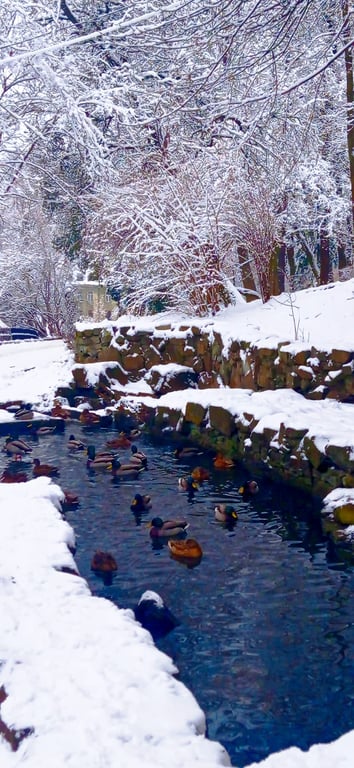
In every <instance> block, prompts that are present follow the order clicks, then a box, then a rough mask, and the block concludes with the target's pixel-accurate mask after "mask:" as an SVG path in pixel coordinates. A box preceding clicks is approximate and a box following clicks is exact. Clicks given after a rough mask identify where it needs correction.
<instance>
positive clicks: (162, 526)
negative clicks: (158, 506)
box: [149, 517, 189, 539]
mask: <svg viewBox="0 0 354 768" xmlns="http://www.w3.org/2000/svg"><path fill="white" fill-rule="evenodd" d="M149 528H150V536H151V538H152V539H158V538H160V537H165V538H166V537H169V536H179V535H180V534H183V533H186V532H187V528H189V523H187V521H186V520H162V518H161V517H154V518H153V519H152V520H151V523H149Z"/></svg>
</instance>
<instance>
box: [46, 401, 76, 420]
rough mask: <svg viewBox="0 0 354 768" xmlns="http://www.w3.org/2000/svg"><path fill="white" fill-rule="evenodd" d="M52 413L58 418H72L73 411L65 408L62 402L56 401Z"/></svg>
mask: <svg viewBox="0 0 354 768" xmlns="http://www.w3.org/2000/svg"><path fill="white" fill-rule="evenodd" d="M50 415H51V416H54V417H55V418H57V419H70V417H71V413H70V411H69V410H68V408H64V407H63V406H62V405H61V403H55V404H54V405H53V408H52V410H51V412H50Z"/></svg>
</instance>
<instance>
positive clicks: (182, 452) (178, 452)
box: [174, 445, 203, 459]
mask: <svg viewBox="0 0 354 768" xmlns="http://www.w3.org/2000/svg"><path fill="white" fill-rule="evenodd" d="M201 453H203V451H201V450H200V448H196V446H194V445H180V446H178V447H177V448H176V449H175V451H174V454H175V456H176V458H177V459H184V458H188V457H189V456H192V457H193V456H198V455H200V454H201Z"/></svg>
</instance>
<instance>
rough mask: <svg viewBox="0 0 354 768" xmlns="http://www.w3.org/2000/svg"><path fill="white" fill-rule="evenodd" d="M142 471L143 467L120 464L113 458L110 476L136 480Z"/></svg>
mask: <svg viewBox="0 0 354 768" xmlns="http://www.w3.org/2000/svg"><path fill="white" fill-rule="evenodd" d="M142 471H143V467H142V466H140V467H138V466H134V464H121V462H120V461H119V459H118V458H117V457H115V458H114V459H113V461H112V474H113V478H117V479H118V478H119V479H123V480H124V478H126V479H128V480H136V479H137V477H139V474H140V472H142Z"/></svg>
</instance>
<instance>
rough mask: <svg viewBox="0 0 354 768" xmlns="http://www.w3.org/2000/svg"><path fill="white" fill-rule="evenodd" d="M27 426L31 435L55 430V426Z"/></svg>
mask: <svg viewBox="0 0 354 768" xmlns="http://www.w3.org/2000/svg"><path fill="white" fill-rule="evenodd" d="M27 428H28V429H30V430H31V434H32V435H38V436H39V435H52V434H53V432H55V430H56V427H45V426H44V425H43V426H42V427H36V425H35V424H33V423H32V424H28V425H27Z"/></svg>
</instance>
